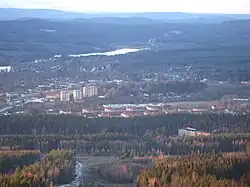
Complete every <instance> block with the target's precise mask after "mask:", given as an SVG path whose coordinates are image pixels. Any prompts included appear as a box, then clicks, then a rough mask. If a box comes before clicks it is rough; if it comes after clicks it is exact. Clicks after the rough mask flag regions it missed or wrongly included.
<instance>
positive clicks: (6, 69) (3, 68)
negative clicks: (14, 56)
mask: <svg viewBox="0 0 250 187" xmlns="http://www.w3.org/2000/svg"><path fill="white" fill-rule="evenodd" d="M10 71H11V66H0V72H5V73H9V72H10Z"/></svg>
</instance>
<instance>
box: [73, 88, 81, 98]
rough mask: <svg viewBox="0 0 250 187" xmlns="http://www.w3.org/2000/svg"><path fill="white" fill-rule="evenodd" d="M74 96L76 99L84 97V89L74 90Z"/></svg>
mask: <svg viewBox="0 0 250 187" xmlns="http://www.w3.org/2000/svg"><path fill="white" fill-rule="evenodd" d="M73 97H74V100H75V101H78V100H81V99H82V91H81V90H74V91H73Z"/></svg>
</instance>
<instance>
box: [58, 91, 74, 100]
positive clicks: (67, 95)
mask: <svg viewBox="0 0 250 187" xmlns="http://www.w3.org/2000/svg"><path fill="white" fill-rule="evenodd" d="M71 95H72V92H70V91H61V93H60V99H61V101H70V96H71Z"/></svg>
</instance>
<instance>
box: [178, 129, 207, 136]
mask: <svg viewBox="0 0 250 187" xmlns="http://www.w3.org/2000/svg"><path fill="white" fill-rule="evenodd" d="M178 136H211V133H209V132H203V131H197V130H196V129H194V128H191V127H187V128H184V129H178Z"/></svg>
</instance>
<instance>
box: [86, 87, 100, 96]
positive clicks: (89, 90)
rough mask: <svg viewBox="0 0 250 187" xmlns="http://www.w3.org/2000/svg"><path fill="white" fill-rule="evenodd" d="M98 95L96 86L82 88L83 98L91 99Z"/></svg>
mask: <svg viewBox="0 0 250 187" xmlns="http://www.w3.org/2000/svg"><path fill="white" fill-rule="evenodd" d="M96 95H98V88H97V87H96V86H84V87H83V88H82V96H83V97H93V96H96Z"/></svg>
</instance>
